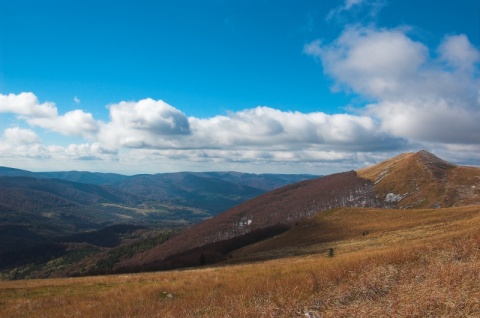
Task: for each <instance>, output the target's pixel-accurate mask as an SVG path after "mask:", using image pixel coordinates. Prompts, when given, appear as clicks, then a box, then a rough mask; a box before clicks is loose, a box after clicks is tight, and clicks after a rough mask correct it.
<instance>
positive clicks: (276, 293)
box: [0, 206, 480, 318]
mask: <svg viewBox="0 0 480 318" xmlns="http://www.w3.org/2000/svg"><path fill="white" fill-rule="evenodd" d="M478 224H480V208H479V207H478V206H470V207H455V208H443V209H419V210H393V209H389V210H377V209H350V208H346V209H338V210H335V211H332V212H331V213H330V214H328V215H326V216H323V217H321V216H315V217H314V218H313V219H312V220H310V221H303V222H301V223H299V224H298V225H297V226H296V227H295V228H294V229H292V230H291V232H290V233H288V232H287V233H285V234H284V235H283V239H282V238H281V237H279V238H278V240H280V239H282V240H286V237H287V236H290V239H289V240H288V241H290V240H293V241H295V242H296V243H297V244H298V246H299V249H303V250H304V251H305V252H308V251H310V252H314V253H310V254H307V255H302V256H289V255H288V253H290V250H291V249H290V247H286V249H284V252H286V253H287V254H286V255H284V256H285V257H284V258H282V259H275V260H270V261H262V262H255V263H247V264H241V265H229V266H226V265H225V266H219V267H207V268H202V269H193V270H182V271H169V272H162V273H148V274H135V275H132V274H129V275H114V276H95V277H84V278H69V279H54V280H29V281H22V282H0V315H1V316H2V317H27V316H30V317H31V316H45V317H46V316H48V317H64V315H65V313H66V312H69V313H75V315H78V316H81V317H92V316H95V317H112V316H121V317H140V316H141V317H166V318H168V317H230V316H236V317H357V316H360V317H478V316H480V285H479V284H478V277H479V275H480V253H479V252H478V247H479V246H480V231H479V225H478ZM349 229H352V230H351V231H349ZM365 229H369V230H370V232H369V233H368V234H366V235H363V232H364V231H365ZM339 230H340V232H339ZM294 231H297V232H296V233H295V232H294ZM302 233H304V234H305V235H302ZM274 240H276V239H272V241H274ZM281 245H282V244H281V242H280V241H277V243H275V247H276V248H281ZM330 247H333V248H334V256H333V257H330V256H328V249H329V248H330ZM325 249H327V250H325ZM277 251H278V250H277ZM238 256H239V255H238ZM235 257H237V256H234V258H235Z"/></svg>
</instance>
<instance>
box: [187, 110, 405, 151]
mask: <svg viewBox="0 0 480 318" xmlns="http://www.w3.org/2000/svg"><path fill="white" fill-rule="evenodd" d="M190 125H191V128H192V135H193V136H192V141H193V144H192V145H191V147H195V145H197V147H204V148H216V147H224V148H227V149H228V148H231V149H240V148H245V147H250V148H252V147H253V148H255V147H261V148H262V149H302V148H305V147H321V148H329V149H346V148H359V147H370V146H373V145H376V144H378V142H379V141H380V140H384V141H387V140H389V141H390V142H391V144H398V140H396V139H395V138H391V136H388V135H387V134H379V133H378V128H379V126H378V124H376V123H375V122H374V120H373V119H372V118H370V117H368V116H355V115H347V114H337V115H327V114H324V113H320V112H317V113H309V114H304V113H300V112H282V111H280V110H276V109H273V108H269V107H257V108H253V109H247V110H244V111H240V112H236V113H231V114H229V116H216V117H213V118H209V119H198V118H190Z"/></svg>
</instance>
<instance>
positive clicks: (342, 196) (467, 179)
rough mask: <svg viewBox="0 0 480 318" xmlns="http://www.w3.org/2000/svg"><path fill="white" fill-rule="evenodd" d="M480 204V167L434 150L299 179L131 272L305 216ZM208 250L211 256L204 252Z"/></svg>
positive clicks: (142, 260)
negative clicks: (362, 209)
mask: <svg viewBox="0 0 480 318" xmlns="http://www.w3.org/2000/svg"><path fill="white" fill-rule="evenodd" d="M471 204H480V169H479V168H474V167H464V166H456V165H454V164H451V163H449V162H447V161H444V160H442V159H440V158H438V157H436V156H435V155H433V154H431V153H429V152H427V151H419V152H416V153H405V154H401V155H399V156H397V157H395V158H392V159H389V160H386V161H384V162H382V163H379V164H377V165H374V166H371V167H368V168H365V169H361V170H359V171H358V172H355V171H349V172H344V173H338V174H332V175H329V176H326V177H322V178H317V179H313V180H307V181H303V182H299V183H295V184H292V185H289V186H286V187H283V188H280V189H277V190H274V191H271V192H268V193H266V194H263V195H261V196H259V197H257V198H254V199H252V200H249V201H247V202H245V203H243V204H240V205H238V206H236V207H234V208H232V209H230V210H228V211H226V212H224V213H222V214H220V215H218V216H217V217H214V218H212V219H209V220H206V221H204V222H202V223H199V224H196V225H194V226H192V227H190V228H189V229H187V230H186V231H184V232H183V233H181V234H180V235H178V236H176V237H174V238H172V239H170V240H169V241H167V242H165V243H164V244H162V245H159V246H157V247H156V248H154V249H152V250H149V251H147V252H145V253H142V254H139V255H137V256H136V257H134V258H132V259H130V260H129V261H128V262H126V263H124V264H120V267H121V268H122V269H123V270H128V269H130V270H131V269H136V270H147V269H168V268H176V267H182V266H196V265H199V260H200V259H202V262H204V261H205V257H206V255H208V257H207V259H209V260H210V261H211V262H216V261H219V260H222V259H224V258H225V257H227V255H228V254H229V253H230V252H231V251H233V250H235V249H238V248H240V247H242V246H246V245H249V244H251V243H255V242H257V241H260V240H263V239H265V238H268V237H271V236H273V235H277V234H279V233H281V232H283V231H286V230H288V229H290V228H292V227H294V226H295V224H296V223H298V222H300V221H301V220H303V219H306V218H309V217H310V216H313V215H315V214H318V213H320V212H322V211H327V210H331V209H334V208H340V207H370V208H372V207H373V208H404V209H405V208H432V207H433V208H440V207H452V206H459V205H471ZM202 255H203V257H202Z"/></svg>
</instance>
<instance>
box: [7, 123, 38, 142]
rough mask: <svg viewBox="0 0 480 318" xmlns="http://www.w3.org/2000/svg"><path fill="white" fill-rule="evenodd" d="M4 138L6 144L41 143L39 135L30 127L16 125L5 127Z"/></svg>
mask: <svg viewBox="0 0 480 318" xmlns="http://www.w3.org/2000/svg"><path fill="white" fill-rule="evenodd" d="M3 135H4V139H5V141H6V142H7V143H8V144H16V145H28V144H39V143H41V140H40V137H39V136H38V135H37V134H36V133H35V132H34V131H32V130H30V129H22V128H18V127H14V128H7V129H5V131H4V133H3Z"/></svg>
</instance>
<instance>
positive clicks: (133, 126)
mask: <svg viewBox="0 0 480 318" xmlns="http://www.w3.org/2000/svg"><path fill="white" fill-rule="evenodd" d="M108 108H109V110H110V119H111V121H110V122H108V123H107V124H105V125H103V127H102V129H101V131H100V133H99V140H100V141H101V142H103V143H105V144H108V145H112V146H115V147H128V148H142V147H147V148H148V147H153V148H155V147H172V146H175V144H176V143H177V138H178V137H176V136H184V135H188V134H190V125H189V122H188V119H187V117H186V116H185V114H184V113H182V112H181V111H180V110H178V109H176V108H175V107H173V106H170V105H169V104H167V103H165V102H164V101H161V100H159V101H155V100H153V99H150V98H147V99H143V100H140V101H138V102H121V103H119V104H112V105H110V106H109V107H108Z"/></svg>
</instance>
